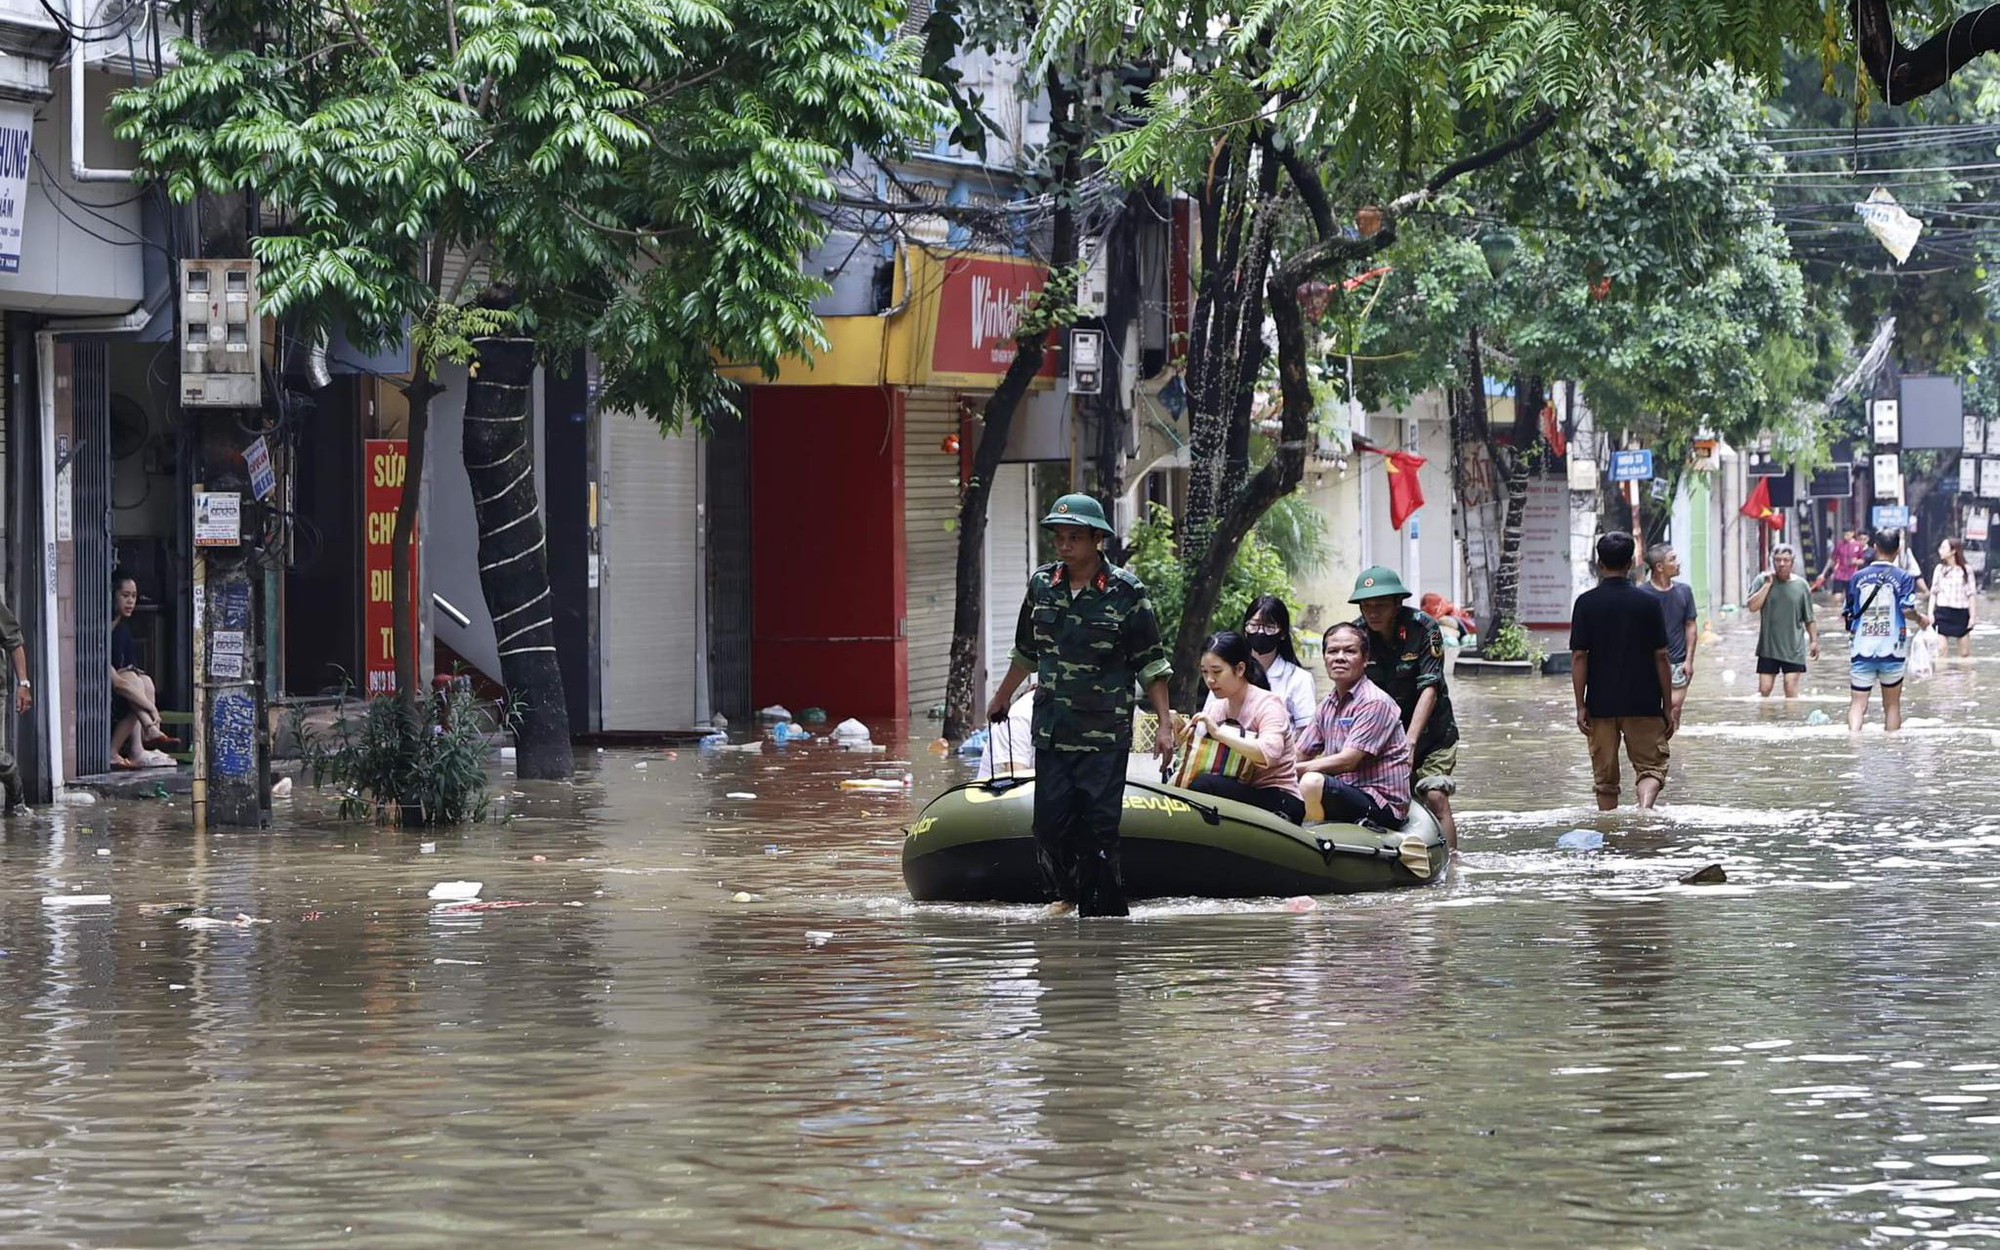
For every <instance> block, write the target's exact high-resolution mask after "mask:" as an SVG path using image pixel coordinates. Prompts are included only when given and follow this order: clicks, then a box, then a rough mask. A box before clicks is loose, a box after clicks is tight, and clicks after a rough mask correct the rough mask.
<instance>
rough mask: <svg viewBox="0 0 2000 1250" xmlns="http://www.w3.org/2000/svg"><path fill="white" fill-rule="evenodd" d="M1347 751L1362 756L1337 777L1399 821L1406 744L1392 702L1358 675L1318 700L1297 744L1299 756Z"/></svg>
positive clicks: (1406, 780)
mask: <svg viewBox="0 0 2000 1250" xmlns="http://www.w3.org/2000/svg"><path fill="white" fill-rule="evenodd" d="M1348 747H1354V748H1356V749H1357V750H1360V751H1362V752H1364V753H1365V754H1366V755H1367V756H1368V758H1367V760H1365V761H1364V762H1363V763H1362V765H1361V767H1359V768H1357V769H1355V770H1354V771H1353V772H1350V773H1339V774H1329V775H1330V776H1338V777H1340V779H1341V780H1343V781H1346V782H1347V783H1348V784H1349V785H1351V786H1353V787H1354V788H1355V789H1357V790H1359V791H1361V792H1362V793H1363V794H1366V795H1367V796H1368V797H1369V798H1371V799H1374V800H1375V801H1376V802H1377V803H1379V804H1381V805H1382V806H1383V807H1384V808H1387V809H1388V811H1389V812H1390V813H1391V814H1392V815H1394V816H1395V817H1396V819H1398V820H1401V819H1402V818H1403V816H1404V814H1405V813H1406V812H1407V811H1408V810H1409V807H1410V740H1409V738H1408V737H1407V736H1406V735H1405V734H1404V733H1403V713H1402V710H1401V709H1400V708H1398V707H1397V706H1396V701H1395V700H1394V699H1392V698H1390V697H1389V696H1388V695H1387V694H1386V693H1384V692H1383V690H1382V688H1381V687H1379V686H1377V685H1376V684H1375V683H1374V682H1372V681H1369V680H1368V679H1367V678H1366V677H1363V678H1362V679H1361V680H1360V681H1357V682H1355V683H1354V688H1353V689H1352V690H1349V691H1348V692H1347V694H1346V695H1345V696H1343V695H1342V694H1341V693H1340V689H1339V687H1335V688H1334V691H1333V693H1332V694H1329V695H1327V696H1326V698H1324V699H1322V700H1320V704H1319V712H1318V714H1317V715H1315V716H1314V717H1313V723H1312V724H1311V725H1310V726H1309V727H1308V728H1307V729H1306V731H1305V736H1304V737H1303V738H1302V739H1301V740H1300V742H1299V758H1300V759H1302V760H1313V759H1318V758H1320V757H1321V756H1326V755H1338V754H1339V753H1340V752H1342V751H1344V750H1346V749H1347V748H1348Z"/></svg>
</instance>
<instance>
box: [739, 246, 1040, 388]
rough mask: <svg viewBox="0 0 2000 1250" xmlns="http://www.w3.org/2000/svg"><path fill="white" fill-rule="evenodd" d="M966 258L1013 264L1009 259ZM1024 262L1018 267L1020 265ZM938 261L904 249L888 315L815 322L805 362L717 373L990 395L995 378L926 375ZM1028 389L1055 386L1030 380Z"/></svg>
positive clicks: (939, 283)
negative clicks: (814, 342)
mask: <svg viewBox="0 0 2000 1250" xmlns="http://www.w3.org/2000/svg"><path fill="white" fill-rule="evenodd" d="M957 255H959V256H967V257H969V258H971V259H989V260H1016V259H1017V258H1015V257H1009V256H993V257H971V256H970V254H966V253H960V254H957ZM1023 263H1025V262H1023ZM944 276H945V267H944V261H943V260H941V259H939V258H938V257H936V256H933V255H931V254H930V253H929V252H927V251H925V250H924V249H922V248H920V247H909V248H904V249H903V252H902V255H901V256H900V258H899V263H898V265H897V266H896V285H895V291H894V301H893V304H892V306H891V311H890V312H887V313H884V314H882V315H879V316H867V317H827V318H825V319H823V320H822V322H821V327H822V332H823V333H824V334H825V335H826V340H827V349H826V350H825V351H823V352H819V353H817V354H816V355H815V356H812V357H801V356H793V357H788V358H786V359H785V360H784V361H783V362H782V363H781V364H780V366H779V369H778V376H777V377H776V378H766V377H764V375H763V373H762V372H761V371H760V370H758V369H757V368H756V367H755V366H751V365H725V366H724V367H723V370H722V372H723V374H724V375H725V376H727V377H731V378H734V379H736V380H737V381H739V382H750V383H760V384H766V385H772V386H954V387H961V388H965V389H973V390H978V389H990V388H991V387H992V386H993V385H994V384H995V383H997V382H998V381H999V380H1000V375H999V374H997V373H996V374H993V375H992V376H990V377H986V376H980V377H971V376H967V375H961V374H949V375H945V374H933V373H932V372H931V368H930V362H931V349H932V348H933V347H934V346H935V344H936V342H937V321H938V302H939V297H940V294H941V292H942V291H943V288H944ZM1031 385H1032V386H1033V388H1034V389H1035V390H1046V389H1047V388H1049V387H1051V386H1054V385H1055V379H1053V378H1036V379H1035V380H1034V382H1033V383H1032V384H1031Z"/></svg>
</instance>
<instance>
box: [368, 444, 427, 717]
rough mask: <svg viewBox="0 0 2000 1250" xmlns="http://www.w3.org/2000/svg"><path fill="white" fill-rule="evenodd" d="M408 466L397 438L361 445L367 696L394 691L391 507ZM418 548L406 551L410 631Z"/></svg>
mask: <svg viewBox="0 0 2000 1250" xmlns="http://www.w3.org/2000/svg"><path fill="white" fill-rule="evenodd" d="M409 464H410V457H409V444H408V443H407V442H405V441H404V440H403V439H400V438H371V439H368V440H367V441H365V442H363V443H362V444H361V482H362V487H361V505H362V512H363V513H364V514H365V516H364V523H363V525H362V539H363V541H362V547H361V591H362V594H363V595H364V596H365V598H364V599H363V603H365V604H366V605H367V606H366V608H365V609H364V611H363V613H362V618H361V655H362V662H361V667H362V671H363V673H364V674H365V675H366V681H367V689H368V697H369V698H371V699H372V698H375V697H376V696H378V695H386V694H394V693H396V610H395V585H396V579H395V574H394V572H393V569H392V565H391V558H392V556H393V554H394V550H395V543H394V541H393V540H394V538H395V536H396V509H397V507H398V506H400V505H401V503H402V502H403V475H404V474H405V473H406V472H407V471H408V469H409ZM421 550H422V548H421V547H419V548H418V549H417V550H415V551H412V552H411V553H410V627H411V629H410V632H411V636H412V637H414V636H415V635H416V625H417V621H418V620H419V619H421V618H419V617H418V615H417V608H418V600H417V595H418V592H419V591H420V590H421V589H422V587H423V577H422V575H421V573H420V571H419V569H418V563H419V562H418V555H419V553H420V552H421Z"/></svg>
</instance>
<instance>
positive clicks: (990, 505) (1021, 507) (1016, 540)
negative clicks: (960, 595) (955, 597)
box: [982, 464, 1035, 705]
mask: <svg viewBox="0 0 2000 1250" xmlns="http://www.w3.org/2000/svg"><path fill="white" fill-rule="evenodd" d="M1029 503H1030V500H1029V497H1028V466H1027V465H1025V464H1003V465H1001V466H1000V472H998V473H997V474H995V475H994V477H993V493H992V494H991V495H990V496H988V497H987V502H986V692H987V694H988V695H990V694H991V693H992V691H993V688H994V687H995V686H997V685H999V684H1000V679H1001V678H1002V677H1005V676H1006V675H1007V666H1008V664H1009V663H1010V662H1011V661H1010V660H1009V659H1008V658H1007V657H1008V653H1009V652H1011V651H1012V650H1013V649H1014V626H1015V624H1016V623H1017V621H1018V618H1019V617H1020V608H1021V597H1022V595H1023V594H1024V593H1025V592H1026V590H1027V586H1028V574H1030V573H1032V572H1034V571H1035V567H1034V563H1033V561H1034V558H1035V552H1034V546H1033V544H1032V543H1031V542H1030V540H1029V534H1030V531H1029V526H1030V524H1031V521H1030V518H1029V516H1028V507H1029ZM983 702H984V700H983V698H982V705H983Z"/></svg>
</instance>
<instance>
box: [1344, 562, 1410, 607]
mask: <svg viewBox="0 0 2000 1250" xmlns="http://www.w3.org/2000/svg"><path fill="white" fill-rule="evenodd" d="M1409 597H1410V592H1409V591H1408V590H1407V589H1405V588H1404V586H1403V579H1402V577H1400V576H1399V575H1398V574H1397V572H1396V570H1394V569H1392V568H1388V567H1387V566H1385V565H1380V564H1378V565H1376V566H1375V567H1374V568H1372V569H1363V570H1361V576H1359V577H1357V578H1355V579H1354V593H1353V594H1352V595H1350V596H1349V597H1348V600H1347V601H1348V602H1349V603H1363V602H1366V601H1367V600H1369V599H1407V598H1409Z"/></svg>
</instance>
